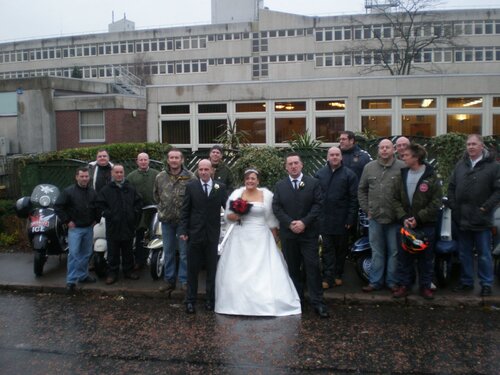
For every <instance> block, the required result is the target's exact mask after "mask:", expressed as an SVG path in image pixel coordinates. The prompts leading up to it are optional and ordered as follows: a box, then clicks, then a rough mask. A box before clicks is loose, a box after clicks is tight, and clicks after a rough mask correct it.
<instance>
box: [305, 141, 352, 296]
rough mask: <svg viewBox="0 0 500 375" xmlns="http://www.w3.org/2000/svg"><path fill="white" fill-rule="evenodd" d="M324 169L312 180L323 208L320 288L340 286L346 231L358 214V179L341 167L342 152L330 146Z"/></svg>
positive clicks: (320, 221) (346, 247) (347, 234)
mask: <svg viewBox="0 0 500 375" xmlns="http://www.w3.org/2000/svg"><path fill="white" fill-rule="evenodd" d="M326 160H327V161H326V166H324V167H323V168H321V169H320V170H319V171H318V172H317V173H316V175H315V176H314V177H316V178H317V179H318V180H319V183H320V185H321V189H322V191H323V206H322V209H321V214H320V216H319V224H320V234H321V239H322V240H323V252H322V258H321V261H322V266H323V267H322V271H323V275H322V276H323V282H322V286H323V289H328V288H330V287H332V286H341V285H342V284H343V281H342V276H343V274H344V264H345V258H346V256H347V249H348V237H349V229H351V227H352V226H354V225H355V223H356V218H357V212H358V189H357V188H358V177H357V176H356V173H354V172H353V171H352V170H351V169H349V168H347V167H344V165H343V164H342V151H341V150H340V148H338V147H331V148H330V149H329V150H328V153H327V156H326Z"/></svg>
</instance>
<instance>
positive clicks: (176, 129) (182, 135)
mask: <svg viewBox="0 0 500 375" xmlns="http://www.w3.org/2000/svg"><path fill="white" fill-rule="evenodd" d="M189 139H190V131H189V120H164V121H162V122H161V141H162V143H168V144H189V143H190V140H189Z"/></svg>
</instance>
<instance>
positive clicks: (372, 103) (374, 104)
mask: <svg viewBox="0 0 500 375" xmlns="http://www.w3.org/2000/svg"><path fill="white" fill-rule="evenodd" d="M390 108H392V100H391V99H363V100H361V109H390Z"/></svg>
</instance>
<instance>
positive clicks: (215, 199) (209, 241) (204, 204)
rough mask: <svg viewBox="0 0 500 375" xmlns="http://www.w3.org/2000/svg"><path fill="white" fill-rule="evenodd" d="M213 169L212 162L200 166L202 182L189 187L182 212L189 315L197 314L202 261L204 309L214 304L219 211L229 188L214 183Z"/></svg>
mask: <svg viewBox="0 0 500 375" xmlns="http://www.w3.org/2000/svg"><path fill="white" fill-rule="evenodd" d="M212 174H213V168H212V164H211V162H210V160H208V159H203V160H200V162H199V163H198V177H199V179H196V180H192V181H190V182H189V183H188V184H187V185H186V193H185V195H184V200H183V203H182V209H181V235H180V238H181V239H182V240H183V241H188V251H187V266H188V267H187V283H188V286H187V292H186V312H187V313H188V314H194V313H195V312H196V310H195V306H196V296H197V294H198V273H199V272H200V268H201V265H202V264H203V261H204V262H205V265H206V270H207V280H206V301H205V309H206V310H207V311H213V309H214V304H215V272H216V269H217V246H218V244H219V236H220V212H221V211H220V210H221V207H225V204H226V200H227V192H226V186H225V185H224V184H223V183H221V182H215V181H214V180H212V177H211V176H212Z"/></svg>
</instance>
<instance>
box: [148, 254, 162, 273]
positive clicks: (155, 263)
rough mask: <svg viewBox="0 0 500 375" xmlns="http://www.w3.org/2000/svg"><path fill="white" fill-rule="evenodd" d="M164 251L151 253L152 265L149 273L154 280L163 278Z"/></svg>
mask: <svg viewBox="0 0 500 375" xmlns="http://www.w3.org/2000/svg"><path fill="white" fill-rule="evenodd" d="M162 254H163V249H155V250H153V251H152V253H151V265H150V268H149V271H150V273H151V277H152V278H153V280H159V279H161V278H162V277H163V264H162V263H161V256H162Z"/></svg>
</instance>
